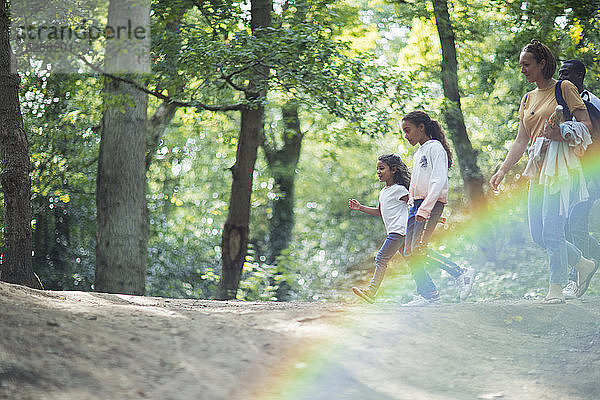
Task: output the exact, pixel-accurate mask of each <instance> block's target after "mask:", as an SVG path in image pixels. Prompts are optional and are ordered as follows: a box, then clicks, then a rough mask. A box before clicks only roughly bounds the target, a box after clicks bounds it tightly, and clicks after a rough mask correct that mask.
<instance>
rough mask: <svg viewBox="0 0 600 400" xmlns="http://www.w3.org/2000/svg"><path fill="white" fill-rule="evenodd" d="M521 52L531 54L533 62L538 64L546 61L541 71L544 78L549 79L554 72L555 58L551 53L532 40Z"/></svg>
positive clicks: (541, 44)
mask: <svg viewBox="0 0 600 400" xmlns="http://www.w3.org/2000/svg"><path fill="white" fill-rule="evenodd" d="M521 52H527V53H531V54H532V55H533V58H534V59H535V62H537V63H538V64H539V63H540V62H542V60H546V65H544V68H543V69H542V72H543V73H544V78H546V79H550V78H552V76H553V75H554V72H556V57H554V54H552V51H550V49H549V48H548V46H546V45H545V44H543V43H542V42H540V41H539V40H536V39H533V40H532V41H531V42H530V43H527V44H526V45H525V47H523V50H522V51H521Z"/></svg>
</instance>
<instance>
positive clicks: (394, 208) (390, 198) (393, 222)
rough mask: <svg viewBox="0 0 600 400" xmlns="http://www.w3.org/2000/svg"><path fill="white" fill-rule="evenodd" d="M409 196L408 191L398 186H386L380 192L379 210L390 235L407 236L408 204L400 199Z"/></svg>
mask: <svg viewBox="0 0 600 400" xmlns="http://www.w3.org/2000/svg"><path fill="white" fill-rule="evenodd" d="M407 194H408V189H406V188H405V187H404V186H402V185H398V184H394V185H392V186H386V187H384V188H383V189H381V192H379V210H380V211H381V218H382V219H383V224H384V225H385V230H386V231H387V233H388V235H389V234H390V233H392V232H393V233H399V234H400V235H406V223H407V222H408V204H407V203H406V201H404V200H400V199H401V198H402V197H404V196H406V195H407Z"/></svg>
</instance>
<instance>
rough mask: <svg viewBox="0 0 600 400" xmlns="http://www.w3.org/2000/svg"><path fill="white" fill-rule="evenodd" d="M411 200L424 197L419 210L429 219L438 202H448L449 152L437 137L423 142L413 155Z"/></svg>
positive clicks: (418, 212)
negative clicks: (447, 152)
mask: <svg viewBox="0 0 600 400" xmlns="http://www.w3.org/2000/svg"><path fill="white" fill-rule="evenodd" d="M408 192H409V196H410V201H411V202H412V201H413V200H418V199H424V200H423V203H422V204H421V206H420V207H419V210H418V211H417V215H420V216H422V217H424V218H426V219H429V216H430V215H431V210H432V209H433V206H434V205H435V203H436V202H438V201H440V202H442V203H444V204H445V203H447V202H448V154H446V150H444V147H443V146H442V144H441V143H440V142H439V141H438V140H435V139H432V140H428V141H426V142H425V143H423V144H422V145H421V146H419V148H418V149H417V151H416V152H415V155H414V156H413V167H412V175H411V177H410V188H409V191H408Z"/></svg>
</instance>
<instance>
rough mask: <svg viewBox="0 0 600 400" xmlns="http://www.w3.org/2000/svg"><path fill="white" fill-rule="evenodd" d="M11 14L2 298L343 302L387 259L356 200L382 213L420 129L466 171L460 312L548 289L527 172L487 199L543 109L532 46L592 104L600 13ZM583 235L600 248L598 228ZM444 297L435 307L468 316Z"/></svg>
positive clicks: (395, 297)
mask: <svg viewBox="0 0 600 400" xmlns="http://www.w3.org/2000/svg"><path fill="white" fill-rule="evenodd" d="M1 4H2V9H1V10H0V19H1V21H0V31H1V32H0V51H1V54H0V85H1V86H2V91H3V94H2V98H1V99H0V118H1V121H2V123H1V125H2V126H1V135H0V147H1V148H0V150H1V154H2V159H1V163H2V165H1V170H2V173H1V183H2V192H1V193H0V196H2V201H1V202H0V207H2V212H0V218H1V219H2V220H1V221H0V225H1V226H2V227H3V230H2V232H3V234H2V238H1V240H2V242H1V243H0V244H1V245H2V266H1V267H2V268H1V270H0V280H2V281H5V282H10V283H18V284H23V285H26V286H30V287H33V288H42V289H49V290H78V291H97V292H108V293H124V294H133V295H146V296H156V297H170V298H187V299H217V300H226V299H238V300H247V301H311V302H320V301H324V302H333V301H339V300H343V299H347V298H348V297H349V296H352V294H351V291H350V288H351V286H353V285H356V284H359V283H364V282H365V281H367V280H368V279H369V277H370V275H371V274H372V271H373V267H374V255H375V253H376V251H377V249H378V248H379V246H380V245H381V243H382V241H383V240H384V239H385V230H384V227H383V224H382V222H381V219H378V218H374V217H372V216H369V215H365V214H361V213H358V212H356V211H351V210H349V208H348V199H350V198H356V199H359V200H360V201H361V202H362V203H363V204H366V205H370V206H374V207H376V206H377V201H378V192H379V190H380V188H381V183H380V182H378V180H377V176H376V174H375V172H376V171H375V165H376V160H377V157H378V156H379V155H381V154H386V153H397V154H399V155H400V156H401V157H402V158H403V159H404V160H405V162H406V163H407V164H408V165H409V167H410V166H411V165H412V155H413V154H414V152H415V150H416V149H415V148H414V147H412V146H410V144H409V143H408V142H407V141H406V139H405V138H404V136H403V134H402V132H401V121H402V116H403V115H404V114H406V113H407V112H409V111H412V110H415V109H421V110H426V111H427V112H428V113H429V114H430V115H431V116H432V117H433V118H435V119H437V120H438V121H440V122H441V123H442V126H443V128H444V130H445V132H446V134H447V136H448V138H449V141H450V144H451V147H452V151H453V154H454V157H455V164H454V166H453V167H452V168H451V169H450V181H449V182H450V189H449V203H448V205H447V207H446V209H445V211H444V218H445V223H444V224H443V225H442V226H441V228H438V229H439V232H438V233H439V234H438V236H437V238H436V241H435V246H436V250H437V251H439V252H440V253H442V254H444V255H446V256H449V257H451V258H452V259H453V260H455V261H457V262H458V263H459V264H461V265H465V266H470V267H472V268H474V269H475V270H476V271H477V283H476V285H475V287H474V289H473V293H472V295H471V297H470V300H482V299H497V298H536V297H538V296H540V295H542V294H543V293H544V292H545V290H546V289H547V284H548V282H547V281H548V273H547V268H548V267H547V257H546V254H545V252H544V250H543V249H541V248H540V247H539V246H537V245H536V244H535V243H534V242H533V241H532V239H531V237H530V234H529V229H528V225H527V194H526V179H525V178H524V177H523V176H522V175H521V174H522V172H523V169H524V168H525V163H526V160H525V158H523V159H522V160H521V161H520V162H519V163H518V164H517V166H516V167H515V168H513V169H512V170H511V172H510V174H509V175H507V177H506V179H505V181H504V182H503V185H502V186H501V188H500V191H499V192H498V193H494V192H493V191H491V190H490V188H489V185H488V181H489V179H490V177H491V176H492V175H493V174H494V173H495V171H496V170H497V169H498V167H499V165H500V163H501V162H502V160H504V157H505V156H506V153H507V152H508V149H509V148H510V145H511V144H512V142H513V140H514V139H515V136H516V132H517V128H518V123H519V121H518V115H517V112H518V109H519V103H520V100H521V98H522V97H523V95H524V94H525V93H526V92H527V91H529V90H532V89H533V88H534V86H533V85H532V84H531V83H528V82H527V80H526V79H525V78H524V77H523V75H522V74H521V72H520V66H519V54H520V52H521V49H522V48H523V46H525V45H526V44H527V43H529V42H530V41H531V40H532V39H538V40H540V41H541V42H543V43H545V44H546V45H548V46H549V47H550V49H551V50H552V51H553V53H554V54H555V55H556V56H557V58H558V60H559V65H560V62H561V61H564V60H569V59H578V60H581V61H582V62H583V63H584V64H585V66H586V67H587V74H586V78H585V86H586V88H587V89H588V90H589V91H591V92H592V93H596V94H599V95H600V63H599V61H600V2H599V1H597V0H587V1H583V0H581V1H580V0H569V1H563V0H553V1H546V0H530V1H518V0H431V1H419V0H406V1H403V0H343V1H332V0H297V1H289V0H281V1H279V0H276V1H270V0H250V1H245V0H148V1H145V0H144V1H132V2H128V1H117V0H110V1H109V0H106V1H101V0H85V1H81V2H69V1H55V0H49V1H46V2H44V5H43V6H39V4H38V3H37V2H35V1H33V0H21V1H18V2H15V1H8V0H4V1H2V2H1ZM121 35H122V36H123V38H122V39H123V40H121V38H120V36H121ZM590 230H591V232H592V234H593V235H596V237H598V235H599V234H600V210H598V211H596V209H594V210H593V212H592V217H591V220H590ZM405 267H406V264H405V261H404V260H403V259H402V257H396V258H395V259H394V260H393V263H392V267H391V268H390V270H389V272H388V273H389V274H390V276H391V278H387V277H386V281H385V282H384V286H383V288H382V290H383V295H382V296H381V299H382V300H381V301H383V302H385V301H390V302H396V301H398V302H402V301H404V300H406V299H408V298H410V296H411V294H412V293H413V292H414V283H413V282H412V279H411V277H410V273H408V271H407V270H406V268H405ZM431 273H432V275H435V278H436V280H437V281H440V282H441V285H442V287H451V286H452V285H453V279H451V277H449V276H448V275H446V274H444V273H440V272H439V271H431ZM596 282H597V280H596ZM451 293H453V292H452V291H447V290H445V291H442V295H443V298H444V301H447V302H455V301H457V299H456V298H455V296H454V295H452V294H451ZM588 293H589V294H591V295H598V294H600V285H598V284H596V285H594V283H593V282H592V285H591V286H590V289H589V291H588Z"/></svg>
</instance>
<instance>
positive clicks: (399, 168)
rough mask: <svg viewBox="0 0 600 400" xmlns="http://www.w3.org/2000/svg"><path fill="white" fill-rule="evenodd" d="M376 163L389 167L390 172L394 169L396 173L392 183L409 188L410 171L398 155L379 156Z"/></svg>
mask: <svg viewBox="0 0 600 400" xmlns="http://www.w3.org/2000/svg"><path fill="white" fill-rule="evenodd" d="M377 161H381V162H382V163H385V164H386V165H387V166H388V167H390V170H393V169H394V167H396V172H394V183H396V184H398V185H402V186H404V187H405V188H406V189H408V187H409V186H410V171H409V170H408V167H407V166H406V164H404V161H402V159H401V158H400V156H399V155H396V154H384V155H382V156H379V158H378V159H377Z"/></svg>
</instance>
